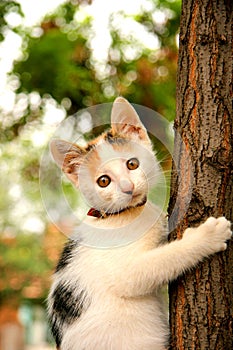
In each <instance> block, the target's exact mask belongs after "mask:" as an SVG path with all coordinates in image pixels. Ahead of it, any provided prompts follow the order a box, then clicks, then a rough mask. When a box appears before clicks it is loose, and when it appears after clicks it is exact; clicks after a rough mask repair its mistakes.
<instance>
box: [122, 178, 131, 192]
mask: <svg viewBox="0 0 233 350" xmlns="http://www.w3.org/2000/svg"><path fill="white" fill-rule="evenodd" d="M120 189H121V191H122V192H123V193H126V194H130V195H131V194H133V190H134V184H133V183H132V182H131V181H130V180H125V179H122V180H120Z"/></svg>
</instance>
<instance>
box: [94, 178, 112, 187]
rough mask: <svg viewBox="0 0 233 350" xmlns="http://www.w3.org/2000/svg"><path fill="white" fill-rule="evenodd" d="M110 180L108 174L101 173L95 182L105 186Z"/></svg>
mask: <svg viewBox="0 0 233 350" xmlns="http://www.w3.org/2000/svg"><path fill="white" fill-rule="evenodd" d="M110 182H111V179H110V177H109V176H108V175H102V176H100V177H99V178H98V180H97V184H98V185H99V186H100V187H107V186H108V185H109V184H110Z"/></svg>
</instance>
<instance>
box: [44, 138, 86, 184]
mask: <svg viewBox="0 0 233 350" xmlns="http://www.w3.org/2000/svg"><path fill="white" fill-rule="evenodd" d="M50 152H51V154H52V157H53V159H54V161H55V163H56V164H57V165H58V166H59V168H61V169H62V171H63V172H64V173H65V175H66V176H67V177H68V179H69V180H70V181H71V182H73V183H74V185H75V186H78V167H79V165H80V164H81V162H82V159H83V158H84V156H85V154H86V151H85V150H84V149H83V148H81V147H79V146H77V145H75V144H73V143H70V142H67V141H63V140H57V139H54V140H52V141H51V142H50Z"/></svg>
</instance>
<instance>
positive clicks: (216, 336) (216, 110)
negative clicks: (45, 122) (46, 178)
mask: <svg viewBox="0 0 233 350" xmlns="http://www.w3.org/2000/svg"><path fill="white" fill-rule="evenodd" d="M232 15H233V1H232V0H225V1H224V0H202V1H200V0H183V4H182V15H181V27H180V46H179V62H178V77H177V116H176V119H175V129H176V130H177V132H178V134H179V135H180V136H181V138H182V140H183V144H182V143H181V142H179V140H178V137H176V139H175V152H174V153H175V155H174V157H175V158H177V161H176V162H175V163H176V168H175V165H174V166H173V172H172V181H171V198H170V203H169V210H168V212H169V215H170V216H172V217H173V220H172V222H171V223H170V224H171V227H173V226H174V212H173V209H174V207H175V203H177V201H178V212H177V213H176V215H175V216H176V221H179V219H178V218H179V210H182V208H184V206H185V205H186V203H185V198H186V197H187V193H190V192H191V191H192V192H191V193H192V195H191V201H190V203H189V207H188V210H187V211H186V214H185V215H183V217H182V218H181V220H180V222H179V224H178V225H177V227H176V229H175V230H173V232H172V233H171V235H170V237H171V239H175V238H180V237H181V236H182V233H183V231H184V229H185V228H186V227H188V226H196V225H199V224H200V223H201V222H203V221H204V220H205V219H206V218H207V217H209V216H215V217H218V216H226V218H227V219H228V220H231V221H232V222H233V134H232V130H233V113H232V73H233V62H232V43H233V42H232ZM183 148H185V149H186V151H188V152H189V157H190V159H191V164H192V166H190V167H189V169H187V164H188V162H187V155H186V154H185V153H184V152H183ZM177 164H178V165H177ZM192 175H193V177H192ZM169 294H170V327H171V342H170V349H172V350H174V349H179V350H189V349H195V350H199V349H201V350H204V349H209V350H217V349H218V350H232V349H233V244H232V242H231V243H229V247H228V249H227V251H226V252H223V253H218V254H215V255H214V256H212V257H210V258H209V259H206V260H205V261H204V262H203V263H201V264H199V265H198V267H197V268H195V269H193V270H192V271H190V272H189V273H187V274H185V275H183V276H181V277H180V278H179V279H178V280H177V281H175V282H173V283H171V284H170V287H169Z"/></svg>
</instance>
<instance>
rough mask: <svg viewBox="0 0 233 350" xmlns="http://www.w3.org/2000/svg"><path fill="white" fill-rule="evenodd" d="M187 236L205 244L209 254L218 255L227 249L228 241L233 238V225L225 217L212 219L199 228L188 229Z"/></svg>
mask: <svg viewBox="0 0 233 350" xmlns="http://www.w3.org/2000/svg"><path fill="white" fill-rule="evenodd" d="M185 235H187V236H189V238H190V237H191V235H192V238H194V237H195V238H194V239H195V241H196V242H197V243H198V241H199V244H200V243H203V244H204V245H205V249H206V251H208V253H209V254H213V253H217V252H220V251H223V250H226V248H227V244H226V241H228V240H229V239H230V238H231V236H232V232H231V223H230V221H228V220H227V219H226V218H225V217H219V218H217V219H216V218H214V217H210V218H209V219H207V220H206V221H205V222H204V223H203V224H201V225H200V226H199V227H197V228H193V229H192V228H191V229H187V230H186V231H185ZM187 236H186V237H187Z"/></svg>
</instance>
